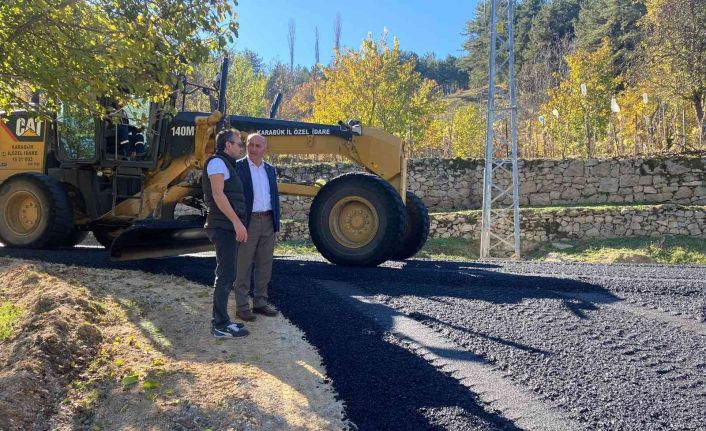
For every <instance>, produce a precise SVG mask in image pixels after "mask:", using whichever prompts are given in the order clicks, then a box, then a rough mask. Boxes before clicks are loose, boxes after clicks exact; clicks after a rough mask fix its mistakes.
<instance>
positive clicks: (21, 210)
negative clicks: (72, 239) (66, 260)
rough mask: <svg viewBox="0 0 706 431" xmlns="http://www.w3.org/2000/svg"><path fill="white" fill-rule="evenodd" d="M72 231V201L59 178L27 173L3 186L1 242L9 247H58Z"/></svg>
mask: <svg viewBox="0 0 706 431" xmlns="http://www.w3.org/2000/svg"><path fill="white" fill-rule="evenodd" d="M72 231H73V210H72V207H71V201H70V200H69V198H68V196H67V194H66V190H65V189H64V187H63V186H62V185H61V183H59V182H58V181H56V180H55V179H53V178H51V177H49V176H47V175H44V174H38V173H26V174H20V175H16V176H14V177H12V178H10V179H8V180H7V181H5V182H4V183H3V185H2V187H0V242H2V243H3V244H5V245H6V246H9V247H18V248H42V247H54V246H56V245H58V244H61V243H62V242H64V241H65V240H66V238H67V237H68V236H69V235H70V234H71V232H72Z"/></svg>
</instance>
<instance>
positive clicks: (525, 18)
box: [515, 0, 545, 71]
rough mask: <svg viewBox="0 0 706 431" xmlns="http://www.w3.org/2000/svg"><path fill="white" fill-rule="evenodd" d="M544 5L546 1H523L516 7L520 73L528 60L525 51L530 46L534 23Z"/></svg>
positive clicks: (517, 63) (518, 66) (516, 51)
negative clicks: (524, 60) (525, 60)
mask: <svg viewBox="0 0 706 431" xmlns="http://www.w3.org/2000/svg"><path fill="white" fill-rule="evenodd" d="M544 3H545V1H544V0H523V1H520V2H518V3H517V6H516V7H515V63H516V64H515V66H516V68H517V70H518V71H521V70H522V66H523V64H524V63H523V59H525V58H528V56H527V55H525V51H527V49H528V48H529V45H530V30H531V29H532V21H533V20H534V17H535V16H537V14H539V11H540V10H541V9H542V5H544Z"/></svg>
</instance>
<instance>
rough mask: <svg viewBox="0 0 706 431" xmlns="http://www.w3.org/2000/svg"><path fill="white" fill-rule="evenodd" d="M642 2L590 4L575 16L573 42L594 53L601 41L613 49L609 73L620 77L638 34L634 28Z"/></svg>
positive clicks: (600, 1) (621, 0) (642, 12)
mask: <svg viewBox="0 0 706 431" xmlns="http://www.w3.org/2000/svg"><path fill="white" fill-rule="evenodd" d="M645 12H646V7H645V2H644V0H592V1H590V2H586V3H585V4H584V6H583V7H582V8H581V11H580V12H579V19H578V22H577V23H576V42H577V45H578V47H579V48H585V49H588V50H595V49H597V48H598V47H599V46H600V45H601V43H602V41H603V39H604V38H605V37H607V38H608V40H609V41H610V45H611V46H612V47H613V51H614V52H613V69H614V73H615V74H616V75H621V74H624V73H625V72H626V71H627V68H628V62H629V61H630V60H631V59H632V55H633V53H634V51H635V50H636V49H637V48H638V46H639V45H640V38H641V36H642V33H641V31H640V29H639V27H638V22H639V20H640V18H642V17H643V16H644V15H645Z"/></svg>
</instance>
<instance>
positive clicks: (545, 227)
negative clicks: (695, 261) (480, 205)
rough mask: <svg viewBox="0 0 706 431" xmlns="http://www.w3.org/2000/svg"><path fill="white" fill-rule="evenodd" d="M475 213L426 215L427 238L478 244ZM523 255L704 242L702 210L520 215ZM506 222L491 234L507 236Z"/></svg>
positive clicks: (288, 227) (300, 225)
mask: <svg viewBox="0 0 706 431" xmlns="http://www.w3.org/2000/svg"><path fill="white" fill-rule="evenodd" d="M479 219H480V211H477V210H475V211H462V212H452V213H434V214H431V227H430V231H429V237H430V238H467V239H469V240H479V239H480V223H479V222H478V220H479ZM520 226H521V240H522V246H523V247H522V248H523V249H531V248H534V247H535V246H536V245H537V244H539V243H543V242H547V241H554V240H561V239H572V240H587V239H597V238H615V237H627V236H654V237H658V236H662V235H690V236H693V237H699V238H706V207H704V206H681V205H671V204H668V205H657V206H631V207H597V208H592V207H574V208H548V209H542V210H538V209H524V210H521V211H520ZM511 232H512V224H511V221H510V219H508V220H505V221H504V222H503V223H501V224H500V225H499V229H498V230H496V233H499V234H501V235H509V234H510V233H511ZM308 238H309V231H308V228H307V223H306V222H304V221H288V222H285V223H284V224H283V228H282V232H281V233H280V239H281V240H290V239H308Z"/></svg>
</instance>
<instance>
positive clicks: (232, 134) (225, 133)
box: [216, 129, 240, 151]
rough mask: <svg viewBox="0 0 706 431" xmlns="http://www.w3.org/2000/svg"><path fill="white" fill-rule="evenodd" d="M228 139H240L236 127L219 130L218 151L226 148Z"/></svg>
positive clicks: (236, 140) (217, 138)
mask: <svg viewBox="0 0 706 431" xmlns="http://www.w3.org/2000/svg"><path fill="white" fill-rule="evenodd" d="M228 141H235V142H239V141H240V136H238V131H237V130H235V129H225V130H221V131H220V132H218V134H217V135H216V151H223V150H225V149H226V142H228Z"/></svg>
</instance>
